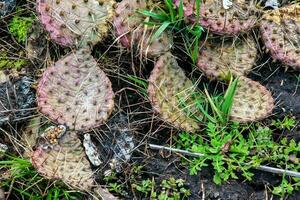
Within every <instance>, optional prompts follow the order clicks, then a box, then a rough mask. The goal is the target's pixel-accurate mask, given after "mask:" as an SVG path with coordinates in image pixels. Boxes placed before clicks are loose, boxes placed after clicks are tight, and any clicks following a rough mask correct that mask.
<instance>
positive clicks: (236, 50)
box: [197, 37, 257, 80]
mask: <svg viewBox="0 0 300 200" xmlns="http://www.w3.org/2000/svg"><path fill="white" fill-rule="evenodd" d="M216 42H218V43H216ZM256 56H257V48H256V43H255V41H254V39H253V38H252V37H247V38H245V39H244V38H243V39H237V40H231V39H229V40H224V41H222V40H221V41H219V40H218V41H210V42H207V43H206V44H205V46H204V48H202V49H201V50H200V53H199V59H198V64H197V65H198V67H199V68H200V69H201V70H202V71H203V72H204V73H205V74H206V75H207V76H208V77H211V78H217V79H220V80H224V79H226V78H227V77H228V75H230V74H232V75H234V76H243V75H246V74H247V73H248V72H249V71H250V70H251V68H252V67H253V65H254V63H255V59H256Z"/></svg>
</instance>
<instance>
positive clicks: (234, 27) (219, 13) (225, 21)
mask: <svg viewBox="0 0 300 200" xmlns="http://www.w3.org/2000/svg"><path fill="white" fill-rule="evenodd" d="M174 2H175V4H176V5H177V6H179V2H180V0H174ZM222 2H223V1H216V0H206V1H203V3H202V1H201V3H200V17H199V19H200V24H201V25H202V26H203V27H204V28H207V29H209V30H210V31H211V32H214V33H219V34H230V35H235V34H238V33H240V32H246V31H248V30H249V29H251V28H252V27H253V26H254V25H255V23H256V21H257V16H256V15H255V10H256V8H255V2H256V1H254V0H250V1H249V0H232V6H230V7H229V8H228V9H225V8H224V6H223V3H222ZM183 6H184V12H185V16H187V18H188V19H190V20H191V21H193V22H195V21H196V20H197V17H196V16H197V6H196V1H195V0H183Z"/></svg>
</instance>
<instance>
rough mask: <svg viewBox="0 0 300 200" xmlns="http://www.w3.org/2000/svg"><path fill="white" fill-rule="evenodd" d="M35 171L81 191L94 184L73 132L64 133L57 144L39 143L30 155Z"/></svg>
mask: <svg viewBox="0 0 300 200" xmlns="http://www.w3.org/2000/svg"><path fill="white" fill-rule="evenodd" d="M31 162H32V164H33V165H34V167H35V168H36V169H37V171H38V172H39V173H40V174H41V175H43V176H45V177H46V178H49V179H58V180H61V181H63V182H64V183H66V184H68V185H70V186H72V187H73V188H77V189H80V190H83V191H89V190H91V188H92V187H93V186H94V179H93V171H92V169H91V166H90V163H89V161H88V160H87V159H86V157H85V152H84V149H83V147H82V144H81V142H80V140H79V138H78V136H77V134H76V133H75V132H67V133H65V134H64V135H63V136H62V137H61V138H60V139H59V140H58V143H57V144H54V145H49V144H47V143H45V144H41V145H40V146H38V147H37V149H36V150H35V151H34V152H33V153H32V155H31Z"/></svg>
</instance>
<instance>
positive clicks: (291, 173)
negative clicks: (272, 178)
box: [149, 144, 300, 178]
mask: <svg viewBox="0 0 300 200" xmlns="http://www.w3.org/2000/svg"><path fill="white" fill-rule="evenodd" d="M149 147H150V148H151V149H155V150H167V151H171V152H175V153H181V154H183V155H186V156H192V157H203V156H205V155H204V154H202V153H193V152H190V151H185V150H181V149H175V148H171V147H165V146H160V145H156V144H149ZM244 164H245V163H244ZM245 165H246V164H245ZM255 169H257V170H260V171H265V172H270V173H274V174H286V175H288V176H292V177H296V178H300V173H299V172H295V171H291V170H285V169H279V168H275V167H269V166H265V165H259V166H257V167H255Z"/></svg>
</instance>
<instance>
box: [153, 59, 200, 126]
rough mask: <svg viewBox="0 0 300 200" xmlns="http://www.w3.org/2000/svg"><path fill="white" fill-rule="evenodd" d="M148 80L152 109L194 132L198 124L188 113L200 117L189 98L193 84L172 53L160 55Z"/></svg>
mask: <svg viewBox="0 0 300 200" xmlns="http://www.w3.org/2000/svg"><path fill="white" fill-rule="evenodd" d="M148 81H149V87H148V94H149V99H150V101H151V103H152V106H153V109H154V111H156V112H157V113H159V114H160V117H161V118H162V119H163V120H165V121H167V122H169V123H171V124H172V125H174V126H175V127H177V128H181V129H185V130H187V131H189V132H195V131H196V130H197V129H198V128H199V126H198V123H197V121H196V120H195V119H194V118H192V117H191V116H190V115H189V113H190V114H193V115H194V116H197V117H198V118H200V119H202V115H201V114H200V113H199V112H198V110H197V109H196V107H195V105H194V104H195V101H194V100H193V99H192V98H191V96H192V94H193V92H195V86H194V85H193V83H192V81H191V80H189V79H188V78H187V77H186V76H185V74H184V72H183V70H182V69H181V68H180V67H179V66H178V63H177V61H176V59H175V58H174V57H173V56H172V54H171V53H166V54H165V55H163V56H161V57H160V58H159V60H158V61H157V62H156V64H155V67H154V69H153V71H152V72H151V75H150V77H149V80H148ZM183 102H184V104H185V105H183V104H182V103H183Z"/></svg>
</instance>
